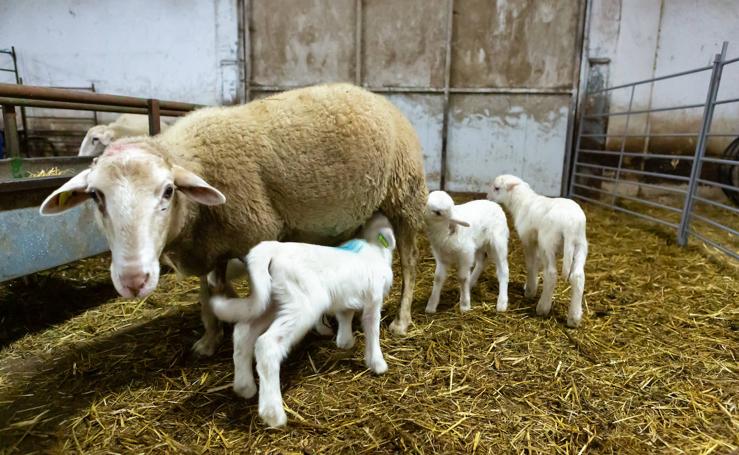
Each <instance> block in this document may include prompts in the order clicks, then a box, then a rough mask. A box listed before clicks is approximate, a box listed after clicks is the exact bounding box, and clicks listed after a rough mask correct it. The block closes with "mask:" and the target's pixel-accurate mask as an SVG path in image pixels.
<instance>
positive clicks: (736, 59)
mask: <svg viewBox="0 0 739 455" xmlns="http://www.w3.org/2000/svg"><path fill="white" fill-rule="evenodd" d="M736 62H739V57H736V58H732V59H730V60H724V61H723V63H722V65H723V66H726V65H730V64H732V63H736Z"/></svg>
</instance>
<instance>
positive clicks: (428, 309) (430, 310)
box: [426, 303, 436, 314]
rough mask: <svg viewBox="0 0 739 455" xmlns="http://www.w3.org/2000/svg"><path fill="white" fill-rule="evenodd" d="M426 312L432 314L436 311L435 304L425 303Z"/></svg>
mask: <svg viewBox="0 0 739 455" xmlns="http://www.w3.org/2000/svg"><path fill="white" fill-rule="evenodd" d="M426 313H428V314H434V313H436V305H431V304H430V303H429V304H427V305H426Z"/></svg>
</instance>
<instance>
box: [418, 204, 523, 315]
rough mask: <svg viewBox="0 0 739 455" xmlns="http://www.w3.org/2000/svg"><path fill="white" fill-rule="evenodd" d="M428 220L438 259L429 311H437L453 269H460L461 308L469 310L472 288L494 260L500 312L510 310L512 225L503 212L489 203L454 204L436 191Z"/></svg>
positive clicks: (428, 211) (428, 304) (435, 256)
mask: <svg viewBox="0 0 739 455" xmlns="http://www.w3.org/2000/svg"><path fill="white" fill-rule="evenodd" d="M425 218H426V230H427V232H428V236H429V242H430V243H431V251H432V252H433V254H434V258H435V259H436V272H435V274H434V287H433V289H432V291H431V296H430V297H429V300H428V303H427V305H426V312H427V313H435V312H436V307H437V305H438V304H439V297H440V294H441V289H442V287H443V286H444V281H445V280H446V277H447V274H448V269H449V268H450V267H452V266H456V267H457V275H458V277H459V285H460V292H459V309H460V311H462V312H465V311H469V309H470V289H471V288H473V287H474V286H475V285H476V284H477V280H478V278H479V277H480V274H481V273H482V271H483V269H484V268H485V265H486V264H487V263H488V261H490V260H494V261H495V268H496V273H497V276H498V302H497V305H496V309H497V310H498V311H505V310H506V309H507V308H508V224H507V223H506V217H505V213H503V209H501V208H500V206H499V205H498V204H496V203H495V202H491V201H485V200H480V201H471V202H468V203H466V204H462V205H454V200H452V198H451V196H449V194H447V193H446V192H444V191H434V192H432V193H431V194H429V197H428V201H427V203H426V211H425ZM473 266H474V270H472V273H471V274H470V270H471V268H472V267H473Z"/></svg>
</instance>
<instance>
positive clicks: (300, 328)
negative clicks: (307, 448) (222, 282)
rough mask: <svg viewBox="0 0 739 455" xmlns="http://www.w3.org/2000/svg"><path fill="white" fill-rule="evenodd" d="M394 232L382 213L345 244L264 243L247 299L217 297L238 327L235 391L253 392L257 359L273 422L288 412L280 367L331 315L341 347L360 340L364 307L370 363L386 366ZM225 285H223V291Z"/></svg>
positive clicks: (263, 408) (264, 403) (220, 313)
mask: <svg viewBox="0 0 739 455" xmlns="http://www.w3.org/2000/svg"><path fill="white" fill-rule="evenodd" d="M394 249H395V236H394V234H393V230H392V227H391V225H390V222H389V221H388V219H387V218H385V216H384V215H381V214H379V213H377V214H375V215H374V216H373V217H372V218H371V219H370V221H368V222H367V224H366V225H365V227H364V228H363V230H362V236H361V238H359V239H354V240H351V241H350V242H348V243H345V244H344V245H342V246H341V247H327V246H319V245H311V244H306V243H282V242H276V241H266V242H262V243H260V244H259V245H257V246H256V247H254V248H253V249H252V250H251V252H249V254H248V255H247V257H246V262H247V264H248V271H249V278H250V284H251V294H250V295H249V297H248V298H245V299H238V298H227V297H224V296H221V295H215V296H213V297H212V300H211V304H212V307H213V311H214V313H215V315H216V316H217V317H218V318H220V319H222V320H224V321H229V322H235V323H236V326H235V328H234V336H233V340H234V354H233V358H234V368H235V373H234V391H235V392H236V393H237V394H239V395H241V396H243V397H245V398H250V397H252V396H254V394H255V393H256V391H257V386H256V384H255V382H254V375H253V371H252V360H253V358H254V357H256V364H257V373H258V374H259V384H260V387H259V415H260V417H261V418H262V419H263V420H264V422H265V423H267V425H269V426H271V427H278V426H282V425H284V424H285V423H286V422H287V416H286V415H285V411H284V409H283V405H282V395H281V393H280V364H281V363H282V361H283V360H284V359H285V357H286V356H287V354H288V352H289V351H290V349H291V348H292V347H293V346H294V345H295V344H296V343H298V342H299V341H300V340H301V339H302V338H303V337H304V336H305V334H306V332H307V331H308V330H309V329H310V328H311V327H313V326H314V325H315V324H316V323H318V321H319V320H320V319H321V317H322V316H323V315H324V314H333V315H335V316H336V318H337V320H338V322H339V329H338V334H337V337H336V344H337V345H338V346H339V347H340V348H344V349H349V348H351V347H352V346H353V345H354V336H353V334H352V329H351V325H352V318H353V316H354V312H356V311H360V312H362V327H363V329H364V336H365V364H366V365H367V367H368V368H369V369H370V370H372V371H373V372H374V373H376V374H382V373H384V372H385V371H387V363H386V362H385V359H384V358H383V355H382V351H381V350H380V310H381V308H382V304H383V301H384V299H385V297H386V296H387V294H388V292H389V291H390V287H391V286H392V282H393V271H392V254H393V250H394ZM217 288H218V286H216V289H217Z"/></svg>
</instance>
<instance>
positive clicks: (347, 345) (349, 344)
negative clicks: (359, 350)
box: [336, 336, 354, 349]
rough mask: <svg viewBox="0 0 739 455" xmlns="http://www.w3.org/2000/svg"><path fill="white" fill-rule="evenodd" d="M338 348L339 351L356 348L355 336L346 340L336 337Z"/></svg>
mask: <svg viewBox="0 0 739 455" xmlns="http://www.w3.org/2000/svg"><path fill="white" fill-rule="evenodd" d="M336 347H337V348H339V349H351V348H353V347H354V336H350V337H349V338H347V339H346V340H344V339H339V337H336Z"/></svg>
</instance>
